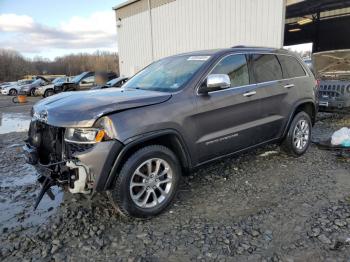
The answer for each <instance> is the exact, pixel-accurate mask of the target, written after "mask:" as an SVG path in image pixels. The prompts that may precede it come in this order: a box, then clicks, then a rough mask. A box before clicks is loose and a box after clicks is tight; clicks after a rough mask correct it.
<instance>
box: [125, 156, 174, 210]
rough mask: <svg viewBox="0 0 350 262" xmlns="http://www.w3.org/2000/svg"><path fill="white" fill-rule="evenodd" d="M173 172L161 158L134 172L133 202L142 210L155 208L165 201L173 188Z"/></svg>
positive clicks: (132, 178) (131, 193) (132, 185)
mask: <svg viewBox="0 0 350 262" xmlns="http://www.w3.org/2000/svg"><path fill="white" fill-rule="evenodd" d="M172 179H173V171H172V169H171V167H170V165H169V164H168V163H167V162H166V161H165V160H164V159H160V158H152V159H149V160H147V161H145V162H143V163H142V164H141V165H139V166H138V167H137V168H136V170H135V171H134V173H133V175H132V177H131V181H130V196H131V199H132V201H133V202H134V203H135V204H136V205H137V206H139V207H141V208H154V207H156V206H157V205H159V204H161V203H162V202H163V201H165V200H166V199H167V198H168V197H169V195H170V191H171V188H172V186H173V181H172Z"/></svg>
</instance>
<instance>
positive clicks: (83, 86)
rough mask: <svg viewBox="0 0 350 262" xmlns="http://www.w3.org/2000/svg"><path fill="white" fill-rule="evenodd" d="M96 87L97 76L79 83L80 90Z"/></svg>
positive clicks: (89, 77)
mask: <svg viewBox="0 0 350 262" xmlns="http://www.w3.org/2000/svg"><path fill="white" fill-rule="evenodd" d="M94 85H95V76H94V75H92V76H88V77H86V78H84V79H82V80H81V81H80V83H79V90H87V89H90V88H91V87H93V86H94Z"/></svg>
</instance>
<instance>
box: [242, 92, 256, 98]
mask: <svg viewBox="0 0 350 262" xmlns="http://www.w3.org/2000/svg"><path fill="white" fill-rule="evenodd" d="M255 94H256V91H250V92H247V93H244V94H243V96H245V97H250V96H253V95H255Z"/></svg>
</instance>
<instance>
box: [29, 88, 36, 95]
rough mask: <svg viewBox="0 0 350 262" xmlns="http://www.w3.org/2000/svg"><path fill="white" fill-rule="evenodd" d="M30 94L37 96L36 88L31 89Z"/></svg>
mask: <svg viewBox="0 0 350 262" xmlns="http://www.w3.org/2000/svg"><path fill="white" fill-rule="evenodd" d="M29 96H35V88H32V89H30V91H29Z"/></svg>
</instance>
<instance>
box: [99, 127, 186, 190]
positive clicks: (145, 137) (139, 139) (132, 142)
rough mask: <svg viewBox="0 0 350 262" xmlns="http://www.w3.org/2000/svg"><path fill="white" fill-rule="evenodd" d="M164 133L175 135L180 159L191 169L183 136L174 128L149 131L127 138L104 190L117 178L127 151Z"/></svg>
mask: <svg viewBox="0 0 350 262" xmlns="http://www.w3.org/2000/svg"><path fill="white" fill-rule="evenodd" d="M164 135H174V136H175V137H176V139H177V141H178V143H179V144H178V146H179V148H180V150H181V156H179V157H180V158H181V159H180V161H181V162H182V163H183V165H184V167H185V169H186V170H187V169H190V168H191V166H192V164H191V163H192V162H191V157H190V154H189V151H188V149H187V147H186V144H185V142H184V139H183V138H182V136H181V135H180V134H179V133H178V132H177V131H176V130H174V129H163V130H159V131H154V132H149V133H145V134H142V135H139V136H135V137H132V138H129V139H127V140H125V141H124V143H123V144H124V145H125V146H124V147H123V149H122V150H121V151H120V153H119V154H118V156H117V157H116V159H115V161H114V164H113V166H112V168H111V171H110V172H109V175H108V177H107V179H106V183H105V186H104V190H108V189H109V188H110V186H111V185H112V183H113V180H114V178H115V176H116V175H117V171H118V169H119V168H120V165H121V163H122V160H123V158H124V157H125V155H126V154H127V152H128V151H129V150H130V149H131V148H132V147H134V146H136V145H139V144H141V143H144V142H147V141H149V140H152V139H155V138H158V137H161V136H164Z"/></svg>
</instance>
